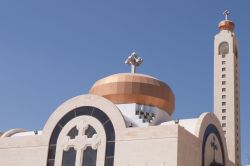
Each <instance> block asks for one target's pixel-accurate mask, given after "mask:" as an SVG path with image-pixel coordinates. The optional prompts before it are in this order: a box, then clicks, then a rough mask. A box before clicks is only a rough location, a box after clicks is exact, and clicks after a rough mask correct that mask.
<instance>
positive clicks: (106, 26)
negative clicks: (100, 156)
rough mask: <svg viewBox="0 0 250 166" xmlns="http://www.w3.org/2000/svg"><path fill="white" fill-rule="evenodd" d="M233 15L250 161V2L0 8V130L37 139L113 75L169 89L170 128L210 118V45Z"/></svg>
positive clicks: (60, 2)
mask: <svg viewBox="0 0 250 166" xmlns="http://www.w3.org/2000/svg"><path fill="white" fill-rule="evenodd" d="M225 9H229V10H231V12H232V15H231V16H230V18H231V19H232V20H233V21H234V22H235V24H236V34H237V36H238V38H239V40H240V63H241V67H240V69H241V125H242V161H243V163H245V162H246V155H247V154H249V155H250V141H249V140H250V129H249V125H250V122H249V117H250V111H249V106H248V104H249V97H250V96H249V94H250V88H249V87H248V86H249V85H250V78H249V71H250V66H249V64H250V54H249V52H250V50H249V49H250V47H249V44H250V21H249V20H250V1H247V0H246V1H243V0H242V1H235V0H220V1H218V0H206V1H201V0H189V1H184V0H183V1H179V0H172V1H170V0H155V1H146V0H126V1H117V0H112V1H111V0H106V1H101V0H99V1H97V0H91V1H84V0H81V1H80V0H74V1H68V0H57V1H54V0H43V1H33V0H22V1H20V0H1V2H0V130H1V131H5V130H8V129H11V128H26V129H28V130H40V129H42V128H43V126H44V124H45V123H46V120H47V119H48V117H49V116H50V115H51V114H52V112H53V111H54V110H55V109H56V108H57V107H58V106H59V105H60V104H62V103H63V102H64V101H65V100H67V99H69V98H71V97H74V96H77V95H80V94H86V93H88V90H89V89H90V87H91V86H92V85H93V83H94V82H95V81H96V80H98V79H100V78H102V77H104V76H107V75H110V74H114V73H119V72H128V71H129V67H128V66H126V65H125V64H124V60H125V59H126V58H127V56H128V55H129V54H130V53H131V52H132V51H136V52H137V53H138V54H139V55H140V56H141V57H142V58H143V59H144V64H143V65H142V66H141V67H140V68H139V72H140V73H144V74H149V75H152V76H155V77H157V78H159V79H161V80H163V81H164V82H166V83H168V84H169V85H170V86H171V87H172V89H173V91H174V93H175V96H176V110H175V113H174V118H192V117H198V116H199V115H200V114H201V113H202V112H208V111H213V39H214V35H215V34H216V33H217V32H218V29H217V25H218V23H219V21H220V20H222V19H223V15H222V12H223V11H224V10H225Z"/></svg>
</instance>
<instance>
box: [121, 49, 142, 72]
mask: <svg viewBox="0 0 250 166" xmlns="http://www.w3.org/2000/svg"><path fill="white" fill-rule="evenodd" d="M142 62H143V60H142V58H141V57H139V56H138V54H136V53H135V52H133V53H132V54H131V55H130V56H129V57H128V58H127V60H126V61H125V64H128V65H130V66H131V73H136V67H139V66H140V65H141V64H142Z"/></svg>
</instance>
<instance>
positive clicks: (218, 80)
mask: <svg viewBox="0 0 250 166" xmlns="http://www.w3.org/2000/svg"><path fill="white" fill-rule="evenodd" d="M223 14H224V15H225V20H222V21H221V22H220V23H219V26H218V27H219V30H220V31H219V33H218V34H217V35H216V36H215V39H214V113H215V114H216V116H217V117H218V119H219V121H220V123H221V126H222V128H223V131H224V134H225V137H226V143H227V149H228V155H229V160H230V161H231V162H233V163H234V164H235V166H241V154H240V153H241V148H240V147H241V143H240V77H239V45H238V40H237V37H236V35H235V33H234V23H233V22H232V21H230V20H228V15H229V14H230V13H229V11H228V10H226V11H225V12H224V13H223Z"/></svg>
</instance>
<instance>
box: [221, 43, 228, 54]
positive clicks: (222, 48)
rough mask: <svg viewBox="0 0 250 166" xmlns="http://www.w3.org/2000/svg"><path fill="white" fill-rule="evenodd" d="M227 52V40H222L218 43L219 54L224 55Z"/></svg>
mask: <svg viewBox="0 0 250 166" xmlns="http://www.w3.org/2000/svg"><path fill="white" fill-rule="evenodd" d="M228 53H229V44H228V42H222V43H220V45H219V55H226V54H228Z"/></svg>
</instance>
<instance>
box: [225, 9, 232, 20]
mask: <svg viewBox="0 0 250 166" xmlns="http://www.w3.org/2000/svg"><path fill="white" fill-rule="evenodd" d="M230 14H231V13H230V11H229V10H225V11H224V12H223V15H224V16H225V20H228V16H229V15H230Z"/></svg>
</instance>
